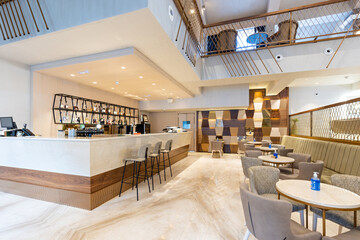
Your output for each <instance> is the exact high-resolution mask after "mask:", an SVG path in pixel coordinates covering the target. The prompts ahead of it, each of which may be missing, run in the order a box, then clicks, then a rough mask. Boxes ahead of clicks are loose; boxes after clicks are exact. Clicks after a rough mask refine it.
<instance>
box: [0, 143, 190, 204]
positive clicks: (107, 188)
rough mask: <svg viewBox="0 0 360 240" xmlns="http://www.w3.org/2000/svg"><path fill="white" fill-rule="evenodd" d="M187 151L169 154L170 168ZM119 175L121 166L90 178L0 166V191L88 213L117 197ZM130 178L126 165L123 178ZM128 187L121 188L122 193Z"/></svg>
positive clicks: (130, 169)
mask: <svg viewBox="0 0 360 240" xmlns="http://www.w3.org/2000/svg"><path fill="white" fill-rule="evenodd" d="M188 150H189V145H185V146H182V147H179V148H177V149H174V150H173V151H171V153H170V159H171V164H174V163H176V162H178V161H180V160H181V159H183V158H185V157H187V155H188ZM161 160H162V157H161ZM119 161H121V159H119ZM149 164H150V163H149ZM141 171H142V172H143V171H144V169H141ZM122 174H123V166H122V167H119V168H116V169H113V170H110V171H107V172H104V173H101V174H98V175H95V176H92V177H85V176H77V175H70V174H61V173H53V172H46V171H37V170H29V169H21V168H12V167H4V166H0V191H2V192H6V193H11V194H16V195H20V196H24V197H30V198H35V199H39V200H44V201H48V202H54V203H58V204H63V205H68V206H72V207H77V208H83V209H87V210H92V209H94V208H96V207H98V206H100V205H101V204H103V203H105V202H107V201H109V200H110V199H112V198H114V197H115V196H117V195H118V194H119V190H120V183H121V178H122ZM131 174H132V167H131V165H128V166H127V168H126V172H125V178H129V177H131V176H132V175H131ZM130 187H131V186H130V185H126V184H125V185H124V186H123V192H124V191H126V190H128V189H129V188H130Z"/></svg>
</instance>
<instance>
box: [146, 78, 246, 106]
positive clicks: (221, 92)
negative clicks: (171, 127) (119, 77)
mask: <svg viewBox="0 0 360 240" xmlns="http://www.w3.org/2000/svg"><path fill="white" fill-rule="evenodd" d="M247 106H249V85H248V84H242V85H232V86H219V87H207V88H204V89H203V91H202V94H201V95H199V96H195V97H194V98H186V99H175V100H174V102H173V103H168V101H167V100H154V101H141V102H140V109H141V110H150V111H151V110H174V111H175V110H184V109H208V108H234V107H235V108H237V107H247Z"/></svg>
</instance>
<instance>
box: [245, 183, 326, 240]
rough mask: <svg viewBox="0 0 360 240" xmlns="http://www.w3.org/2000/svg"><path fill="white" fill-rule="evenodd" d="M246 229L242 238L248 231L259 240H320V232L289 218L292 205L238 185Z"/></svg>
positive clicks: (248, 233) (246, 236) (246, 186)
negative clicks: (312, 230) (259, 194)
mask: <svg viewBox="0 0 360 240" xmlns="http://www.w3.org/2000/svg"><path fill="white" fill-rule="evenodd" d="M240 195H241V202H242V206H243V211H244V216H245V222H246V226H247V231H246V233H245V236H244V239H248V238H249V236H250V233H251V234H252V235H253V236H254V237H255V238H256V239H259V240H269V239H287V240H320V239H321V234H320V233H318V232H311V231H309V230H308V229H306V228H304V227H302V226H300V225H299V224H297V223H296V222H294V221H292V220H291V209H292V206H291V204H290V203H289V202H287V201H283V200H273V199H267V198H264V197H261V196H258V195H256V194H254V193H251V192H250V191H249V189H248V185H247V184H245V183H243V184H241V186H240Z"/></svg>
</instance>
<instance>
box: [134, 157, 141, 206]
mask: <svg viewBox="0 0 360 240" xmlns="http://www.w3.org/2000/svg"><path fill="white" fill-rule="evenodd" d="M139 165H141V163H140V164H139ZM135 168H136V183H135V187H136V201H139V188H138V181H139V171H138V168H137V162H135Z"/></svg>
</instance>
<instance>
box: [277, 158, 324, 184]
mask: <svg viewBox="0 0 360 240" xmlns="http://www.w3.org/2000/svg"><path fill="white" fill-rule="evenodd" d="M323 168H324V162H323V161H317V162H316V163H309V162H300V163H299V172H298V173H295V174H283V173H280V179H300V180H308V181H309V180H310V179H311V178H312V176H313V175H314V172H318V173H319V175H318V176H319V178H321V174H322V170H323Z"/></svg>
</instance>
